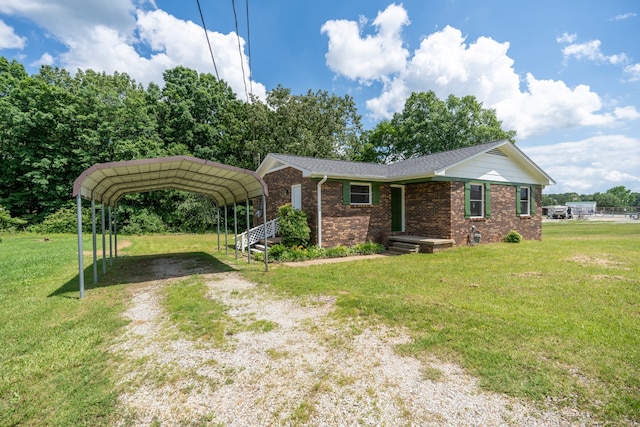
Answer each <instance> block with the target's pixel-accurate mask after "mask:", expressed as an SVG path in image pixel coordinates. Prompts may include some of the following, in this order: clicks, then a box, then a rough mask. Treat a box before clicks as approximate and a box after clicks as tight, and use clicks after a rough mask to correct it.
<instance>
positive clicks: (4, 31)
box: [0, 20, 27, 49]
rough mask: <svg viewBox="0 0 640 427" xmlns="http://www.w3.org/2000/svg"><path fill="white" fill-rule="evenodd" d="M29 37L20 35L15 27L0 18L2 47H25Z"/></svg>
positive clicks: (0, 42)
mask: <svg viewBox="0 0 640 427" xmlns="http://www.w3.org/2000/svg"><path fill="white" fill-rule="evenodd" d="M26 44H27V39H25V38H24V37H20V36H18V35H17V34H16V33H15V31H14V29H13V27H10V26H9V25H7V24H5V22H4V21H2V20H0V49H23V48H24V47H25V45H26Z"/></svg>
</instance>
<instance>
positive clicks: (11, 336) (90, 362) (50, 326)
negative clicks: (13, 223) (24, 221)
mask: <svg viewBox="0 0 640 427" xmlns="http://www.w3.org/2000/svg"><path fill="white" fill-rule="evenodd" d="M75 244H76V238H75V236H69V235H60V236H58V235H53V236H49V240H48V241H45V240H44V238H43V237H42V236H36V235H31V234H26V235H24V234H21V235H16V236H14V235H4V236H3V239H2V243H0V343H1V344H0V346H1V348H2V351H0V425H54V426H55V425H59V426H65V425H93V424H101V423H102V420H104V419H105V418H106V417H108V416H109V414H110V408H112V407H113V406H114V404H115V400H116V397H117V393H116V390H117V389H116V387H115V384H114V382H113V381H112V380H111V378H112V376H111V373H112V371H113V368H114V365H113V361H112V360H110V358H109V355H108V354H107V353H106V352H105V347H106V346H107V345H108V344H109V342H110V341H111V340H112V339H113V338H114V336H115V332H116V331H118V330H119V328H120V327H121V326H122V325H123V324H124V321H123V320H122V319H120V318H119V317H118V316H117V314H118V313H120V312H121V311H122V307H123V305H122V304H123V301H124V298H123V297H124V294H123V293H121V292H119V291H118V290H117V289H115V288H111V289H109V288H102V289H96V290H94V291H92V292H91V293H90V295H89V296H88V297H87V298H86V299H85V300H83V301H79V300H78V299H76V298H75V296H77V291H76V292H75V295H74V292H71V293H68V292H60V293H59V294H58V295H57V296H52V295H53V294H55V293H56V291H57V290H58V289H59V288H60V286H61V285H62V286H63V287H64V286H65V284H66V286H67V287H68V288H75V289H76V290H77V289H78V285H77V246H76V245H75ZM74 260H76V261H75V262H74ZM74 277H76V278H75V280H74Z"/></svg>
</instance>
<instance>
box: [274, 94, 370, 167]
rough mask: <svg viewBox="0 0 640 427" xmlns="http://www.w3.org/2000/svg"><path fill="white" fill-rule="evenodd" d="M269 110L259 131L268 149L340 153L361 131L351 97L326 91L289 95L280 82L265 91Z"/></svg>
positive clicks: (304, 153)
mask: <svg viewBox="0 0 640 427" xmlns="http://www.w3.org/2000/svg"><path fill="white" fill-rule="evenodd" d="M267 106H268V108H269V110H270V111H271V113H270V114H269V117H268V123H267V126H266V130H267V132H268V133H266V134H264V135H262V138H263V142H264V143H265V148H267V149H268V151H266V152H264V153H263V154H266V153H268V152H269V151H270V152H279V153H285V154H294V155H300V156H310V157H325V158H338V157H342V156H343V154H344V153H345V150H347V149H348V148H349V147H351V146H352V145H354V143H355V140H357V138H358V137H359V135H360V133H361V132H362V125H361V123H360V116H359V115H358V114H357V109H356V106H355V102H354V100H353V98H351V97H350V96H349V95H346V96H344V97H340V96H337V95H332V94H329V93H328V92H327V91H321V90H319V91H316V92H312V91H311V90H309V91H308V92H307V93H306V94H305V95H292V94H291V91H290V90H289V89H285V88H283V87H282V86H278V87H277V88H275V89H273V90H271V91H270V92H269V93H268V94H267Z"/></svg>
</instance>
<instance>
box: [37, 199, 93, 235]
mask: <svg viewBox="0 0 640 427" xmlns="http://www.w3.org/2000/svg"><path fill="white" fill-rule="evenodd" d="M98 214H99V213H96V215H98ZM29 231H32V232H34V233H77V232H78V211H77V208H76V206H75V203H74V204H73V205H72V204H69V205H67V206H63V207H61V208H60V209H58V210H57V211H55V212H54V213H52V214H50V215H47V216H46V217H45V219H44V221H42V222H41V223H40V224H34V225H31V226H29ZM82 231H84V232H91V210H90V209H88V208H83V209H82Z"/></svg>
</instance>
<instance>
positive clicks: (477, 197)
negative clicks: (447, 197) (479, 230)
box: [469, 184, 485, 218]
mask: <svg viewBox="0 0 640 427" xmlns="http://www.w3.org/2000/svg"><path fill="white" fill-rule="evenodd" d="M470 187H471V188H470V191H469V209H470V213H471V217H472V218H474V217H475V218H482V217H484V203H485V198H484V185H481V184H471V186H470Z"/></svg>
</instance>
